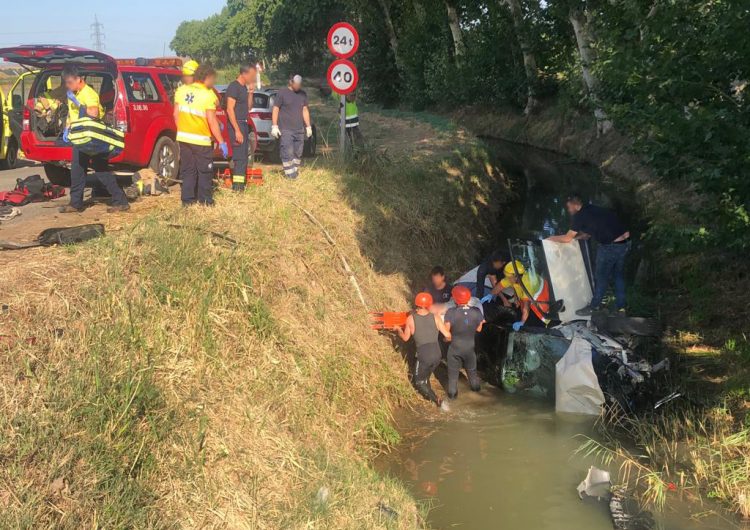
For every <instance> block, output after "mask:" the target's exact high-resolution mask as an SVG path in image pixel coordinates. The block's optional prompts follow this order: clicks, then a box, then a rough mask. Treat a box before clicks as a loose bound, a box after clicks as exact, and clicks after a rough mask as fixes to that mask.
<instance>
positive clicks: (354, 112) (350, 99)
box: [331, 91, 365, 150]
mask: <svg viewBox="0 0 750 530" xmlns="http://www.w3.org/2000/svg"><path fill="white" fill-rule="evenodd" d="M331 96H332V97H333V99H334V100H335V101H336V102H337V103H338V104H339V112H341V96H340V95H339V94H337V93H336V92H331ZM345 100H346V105H345V108H344V115H345V118H346V122H345V125H346V139H347V140H349V145H351V146H352V149H355V150H356V149H358V148H360V147H362V146H363V145H364V143H365V139H364V137H363V136H362V131H361V130H360V128H359V108H358V107H357V92H356V91H355V92H351V93H350V94H347V95H346V96H345Z"/></svg>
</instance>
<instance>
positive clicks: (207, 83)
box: [174, 64, 229, 206]
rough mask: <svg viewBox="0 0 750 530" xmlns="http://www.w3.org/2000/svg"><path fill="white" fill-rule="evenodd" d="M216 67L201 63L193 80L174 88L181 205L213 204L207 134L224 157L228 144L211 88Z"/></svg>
mask: <svg viewBox="0 0 750 530" xmlns="http://www.w3.org/2000/svg"><path fill="white" fill-rule="evenodd" d="M215 82H216V70H214V69H213V68H211V67H210V66H208V65H205V64H202V65H200V66H199V67H198V69H197V70H196V71H195V82H194V83H192V84H190V85H183V86H181V87H180V88H178V89H177V92H175V96H174V100H175V104H174V121H175V123H176V124H177V142H179V144H180V180H181V181H182V205H183V206H189V205H191V204H195V203H198V204H203V205H211V204H213V202H214V201H213V157H214V147H213V142H212V139H211V137H212V136H213V138H214V139H215V140H216V142H217V143H218V144H219V148H220V149H221V152H222V154H223V155H224V158H227V156H229V148H228V147H227V144H226V142H225V141H224V139H223V138H222V136H221V129H220V128H219V122H218V120H217V119H216V107H217V105H218V98H217V97H216V93H215V92H214V90H213V86H214V83H215Z"/></svg>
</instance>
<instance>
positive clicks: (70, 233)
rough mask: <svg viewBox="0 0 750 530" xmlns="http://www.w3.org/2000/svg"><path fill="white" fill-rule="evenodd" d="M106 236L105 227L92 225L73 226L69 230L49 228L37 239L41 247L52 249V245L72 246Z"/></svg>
mask: <svg viewBox="0 0 750 530" xmlns="http://www.w3.org/2000/svg"><path fill="white" fill-rule="evenodd" d="M103 235H104V225H102V224H90V225H81V226H71V227H67V228H48V229H46V230H44V231H43V232H42V233H41V234H39V236H38V237H37V238H36V240H37V242H38V243H39V245H41V246H43V247H51V246H52V245H70V244H72V243H82V242H83V241H88V240H89V239H94V238H97V237H99V236H103Z"/></svg>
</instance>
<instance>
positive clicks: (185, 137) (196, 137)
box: [177, 131, 211, 146]
mask: <svg viewBox="0 0 750 530" xmlns="http://www.w3.org/2000/svg"><path fill="white" fill-rule="evenodd" d="M177 141H178V142H181V141H184V142H187V143H195V142H201V144H203V145H207V146H210V145H211V137H210V136H204V135H202V134H193V133H189V132H185V131H177Z"/></svg>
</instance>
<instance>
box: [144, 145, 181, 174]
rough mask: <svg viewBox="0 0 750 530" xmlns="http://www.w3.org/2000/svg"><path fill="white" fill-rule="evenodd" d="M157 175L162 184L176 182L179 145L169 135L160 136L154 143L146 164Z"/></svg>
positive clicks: (178, 167) (178, 165)
mask: <svg viewBox="0 0 750 530" xmlns="http://www.w3.org/2000/svg"><path fill="white" fill-rule="evenodd" d="M148 167H150V168H151V169H152V170H153V172H154V173H156V174H157V175H159V178H160V179H161V181H162V184H164V185H167V186H170V185H172V184H174V183H175V182H176V179H177V176H178V173H179V170H180V147H179V145H177V142H175V141H174V140H172V139H171V138H170V137H169V136H162V137H161V138H159V139H158V140H157V141H156V145H154V152H153V154H152V155H151V161H150V162H149V164H148Z"/></svg>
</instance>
